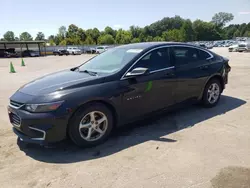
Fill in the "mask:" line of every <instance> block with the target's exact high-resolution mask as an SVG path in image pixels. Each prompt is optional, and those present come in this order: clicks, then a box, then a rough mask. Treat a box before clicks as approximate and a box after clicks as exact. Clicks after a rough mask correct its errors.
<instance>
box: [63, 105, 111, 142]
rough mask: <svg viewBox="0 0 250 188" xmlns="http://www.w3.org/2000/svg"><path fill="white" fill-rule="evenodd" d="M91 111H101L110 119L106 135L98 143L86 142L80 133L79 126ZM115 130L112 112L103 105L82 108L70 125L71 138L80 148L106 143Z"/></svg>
mask: <svg viewBox="0 0 250 188" xmlns="http://www.w3.org/2000/svg"><path fill="white" fill-rule="evenodd" d="M91 111H100V112H102V113H104V114H105V115H106V117H107V119H108V128H107V130H106V132H105V134H104V135H103V136H102V137H101V138H100V139H98V140H96V141H86V140H84V139H83V138H82V137H81V135H80V133H79V124H80V121H81V120H82V118H83V117H84V116H85V115H86V114H88V113H89V112H91ZM112 129H113V115H112V112H111V111H110V110H109V109H108V108H107V107H106V106H105V105H103V104H99V103H92V104H90V105H87V106H84V107H83V108H80V109H79V110H78V111H77V112H76V113H75V114H74V116H73V117H72V119H71V121H70V123H69V129H68V131H69V136H70V138H71V140H72V141H73V142H74V143H75V144H76V145H78V146H80V147H92V146H96V145H99V144H101V143H103V142H105V141H106V139H107V138H108V136H109V135H110V133H111V131H112Z"/></svg>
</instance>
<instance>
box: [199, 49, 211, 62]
mask: <svg viewBox="0 0 250 188" xmlns="http://www.w3.org/2000/svg"><path fill="white" fill-rule="evenodd" d="M210 57H211V55H210V54H209V53H207V52H205V51H203V50H199V59H200V60H206V59H207V58H210Z"/></svg>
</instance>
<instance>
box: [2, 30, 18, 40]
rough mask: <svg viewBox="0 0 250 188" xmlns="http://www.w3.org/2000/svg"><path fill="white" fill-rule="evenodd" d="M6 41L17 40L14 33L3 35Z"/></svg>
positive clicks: (8, 32)
mask: <svg viewBox="0 0 250 188" xmlns="http://www.w3.org/2000/svg"><path fill="white" fill-rule="evenodd" d="M3 38H4V40H6V41H14V40H15V34H14V32H13V31H7V32H6V33H5V34H4V35H3Z"/></svg>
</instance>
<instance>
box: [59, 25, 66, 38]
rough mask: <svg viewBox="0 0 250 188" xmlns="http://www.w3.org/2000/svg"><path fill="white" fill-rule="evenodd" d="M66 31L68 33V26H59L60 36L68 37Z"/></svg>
mask: <svg viewBox="0 0 250 188" xmlns="http://www.w3.org/2000/svg"><path fill="white" fill-rule="evenodd" d="M66 33H67V28H66V27H65V26H61V27H59V29H58V34H59V36H61V37H62V38H63V39H64V38H65V37H66Z"/></svg>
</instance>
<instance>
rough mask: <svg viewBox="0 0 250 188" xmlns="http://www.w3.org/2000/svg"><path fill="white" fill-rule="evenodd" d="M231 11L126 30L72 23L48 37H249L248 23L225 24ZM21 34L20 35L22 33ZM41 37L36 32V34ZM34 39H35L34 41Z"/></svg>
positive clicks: (80, 40) (74, 40)
mask: <svg viewBox="0 0 250 188" xmlns="http://www.w3.org/2000/svg"><path fill="white" fill-rule="evenodd" d="M233 18H234V16H233V15H232V14H231V13H225V12H220V13H217V14H215V15H214V16H213V18H212V21H211V22H205V21H202V20H195V21H193V22H192V21H191V20H190V19H184V18H181V17H180V16H174V17H165V18H163V19H161V20H159V21H156V22H154V23H152V24H150V25H147V26H145V27H139V26H134V25H132V26H130V28H129V29H128V30H124V29H119V30H115V29H113V28H111V27H110V26H107V27H105V29H104V30H103V31H99V30H98V29H97V28H93V29H87V30H83V29H82V28H79V27H78V26H76V25H74V24H70V25H69V26H68V28H66V27H65V26H61V27H60V28H59V29H58V33H57V34H56V35H51V36H49V37H48V41H49V43H50V44H51V45H82V44H86V45H96V44H128V43H138V42H151V41H178V42H188V41H196V40H197V41H209V40H221V39H232V38H233V37H243V36H244V37H250V36H249V35H250V22H249V23H243V24H231V25H228V26H226V27H225V25H226V24H227V23H229V22H230V21H231V20H233ZM21 35H22V36H21ZM21 35H20V40H32V37H31V35H30V34H28V33H27V32H24V33H22V34H21ZM37 38H39V39H40V38H44V37H43V36H42V33H41V32H39V37H38V36H37ZM37 38H36V40H37ZM2 40H16V39H15V36H14V33H11V31H9V32H6V36H5V37H4V39H2Z"/></svg>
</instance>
